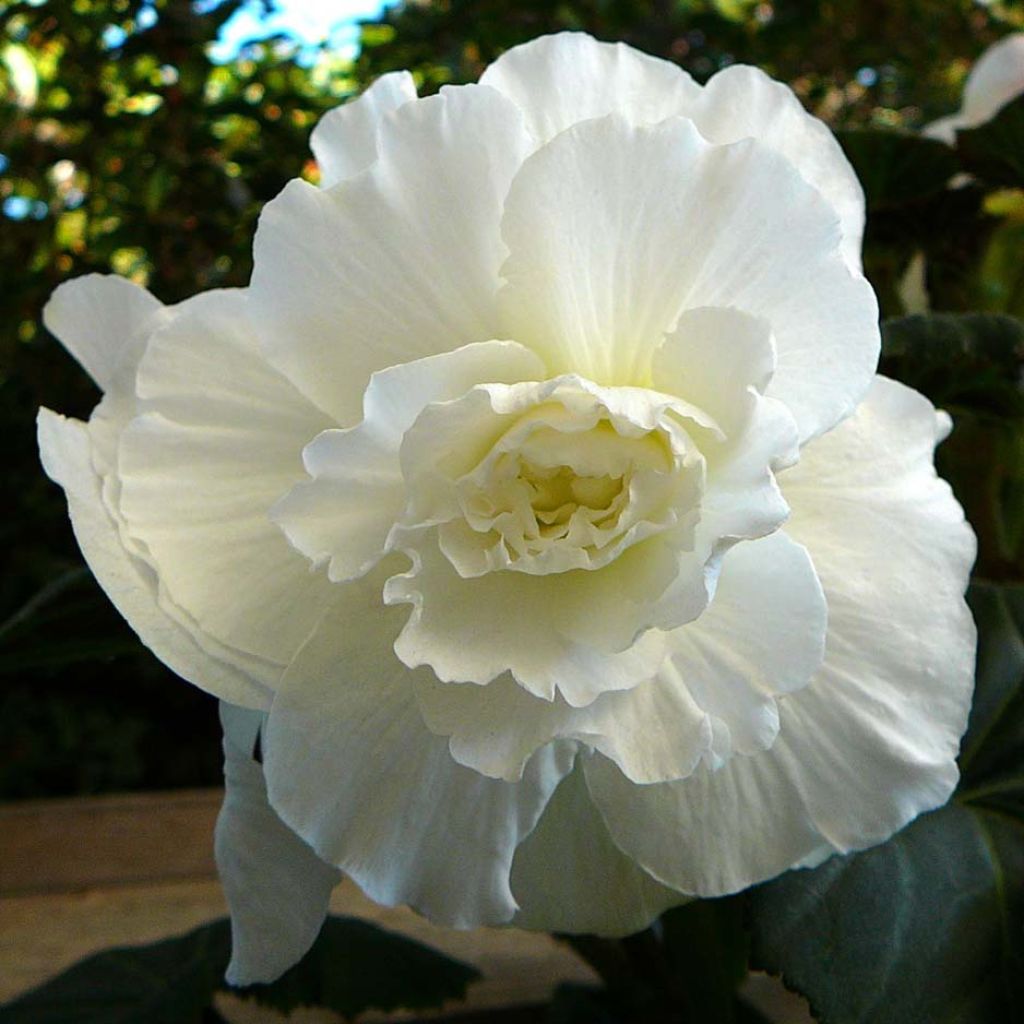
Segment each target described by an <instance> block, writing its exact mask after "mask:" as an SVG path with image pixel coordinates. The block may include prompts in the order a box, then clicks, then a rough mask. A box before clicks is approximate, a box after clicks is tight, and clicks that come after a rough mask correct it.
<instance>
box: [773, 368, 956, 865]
mask: <svg viewBox="0 0 1024 1024" xmlns="http://www.w3.org/2000/svg"><path fill="white" fill-rule="evenodd" d="M946 427H947V418H946V417H945V416H944V415H943V414H938V415H937V414H936V412H935V410H934V409H933V408H932V406H931V403H930V402H928V400H927V399H926V398H924V397H923V396H921V395H919V394H918V393H917V392H915V391H912V390H911V389H909V388H907V387H904V386H903V385H902V384H897V383H896V382H894V381H890V380H887V379H885V378H883V377H878V378H876V380H875V384H874V386H873V387H872V390H871V393H870V394H869V396H868V398H867V399H866V400H865V402H864V403H863V405H862V406H861V407H860V409H859V410H858V411H857V413H856V415H855V416H854V417H853V418H851V419H850V420H848V421H847V422H846V423H843V424H842V425H841V426H840V427H839V428H837V429H836V430H835V431H834V432H833V433H832V434H829V435H826V436H825V437H823V438H821V439H820V440H819V441H817V442H815V443H814V444H813V445H810V446H808V447H807V448H806V449H805V451H804V453H803V456H802V458H801V462H800V464H799V465H798V466H796V467H794V468H793V469H791V470H789V471H787V472H786V473H785V474H783V476H782V477H781V483H782V485H783V488H784V492H785V494H786V497H787V499H788V500H789V502H790V504H791V506H792V509H793V517H792V519H791V521H790V523H789V525H788V526H787V531H788V532H789V533H790V534H791V535H792V536H793V537H794V539H796V540H798V541H800V542H801V543H803V544H804V545H806V547H807V548H808V550H809V551H810V552H811V557H812V558H813V559H814V564H815V567H816V568H817V571H818V575H819V577H820V578H821V582H822V586H823V587H824V588H825V596H826V599H827V601H828V607H829V635H828V641H827V654H826V657H825V664H824V666H823V669H822V672H821V674H820V676H819V679H818V682H817V683H816V684H815V685H814V686H812V687H810V688H808V689H807V690H806V691H801V693H800V694H798V695H795V696H794V697H793V698H792V699H791V700H789V701H787V702H786V703H785V704H784V705H783V724H782V728H783V736H784V737H786V738H787V739H788V742H790V743H791V745H792V747H793V750H794V752H795V754H796V756H797V757H798V758H799V760H800V762H801V764H804V765H805V766H806V771H807V775H808V778H810V779H813V780H814V781H815V783H816V785H814V786H807V806H808V809H809V811H810V813H811V814H812V815H813V816H814V819H815V821H816V823H817V824H818V827H819V828H820V829H821V831H822V832H823V834H824V835H825V836H826V837H827V838H828V839H829V840H830V841H832V842H833V844H834V845H835V846H836V847H837V848H839V849H850V848H857V847H861V846H865V845H868V844H869V843H871V842H877V841H879V840H881V839H884V838H885V837H887V836H888V835H889V834H890V833H892V832H893V831H895V830H896V829H898V828H901V827H902V826H903V825H905V824H906V823H907V822H908V821H910V820H911V819H912V818H913V817H914V816H915V815H917V814H920V813H922V812H923V811H927V810H931V809H932V808H933V807H936V806H938V805H940V804H942V803H944V802H945V801H946V799H947V798H948V797H949V794H950V793H951V792H952V790H953V787H954V786H955V785H956V780H957V769H956V764H955V761H954V759H955V757H956V754H957V750H958V748H959V743H960V737H961V735H962V734H963V732H964V729H965V727H966V723H967V712H968V709H969V706H970V700H971V693H972V689H973V679H974V649H975V629H974V623H973V621H972V619H971V615H970V612H969V611H968V609H967V606H966V604H965V602H964V600H963V593H964V590H965V588H966V585H967V579H968V574H969V572H970V568H971V565H972V563H973V561H974V556H975V540H974V534H973V533H972V531H971V529H970V527H969V526H968V525H967V523H966V522H965V521H964V517H963V511H962V510H961V508H960V506H959V505H958V504H957V502H956V500H955V499H954V498H953V496H952V493H951V491H950V489H949V486H948V485H947V484H946V483H945V482H944V481H942V480H939V479H938V478H937V477H936V475H935V471H934V469H933V468H932V448H933V446H934V445H935V444H936V442H937V441H939V440H941V439H942V438H943V437H944V436H945V433H946ZM790 723H792V724H790ZM835 792H841V793H842V794H843V795H842V799H841V800H836V799H834V797H833V796H832V794H833V793H835Z"/></svg>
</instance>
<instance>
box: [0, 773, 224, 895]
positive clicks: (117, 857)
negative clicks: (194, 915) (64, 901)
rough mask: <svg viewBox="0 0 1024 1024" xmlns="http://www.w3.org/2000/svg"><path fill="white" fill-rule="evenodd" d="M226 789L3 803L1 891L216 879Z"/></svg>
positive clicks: (16, 892)
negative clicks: (216, 843) (216, 832)
mask: <svg viewBox="0 0 1024 1024" xmlns="http://www.w3.org/2000/svg"><path fill="white" fill-rule="evenodd" d="M222 797H223V791H222V790H220V789H200V790H184V791H179V792H174V793H134V794H130V795H125V796H101V797H86V798H81V799H77V800H31V801H25V802H22V803H11V804H6V805H0V896H16V895H20V894H24V893H46V892H68V891H73V890H75V889H81V888H87V887H89V886H97V885H98V886H103V885H122V884H126V883H134V882H158V881H169V880H171V879H186V878H213V877H215V875H216V868H215V867H214V863H213V841H212V836H213V824H214V821H215V820H216V818H217V811H218V810H219V808H220V803H221V799H222Z"/></svg>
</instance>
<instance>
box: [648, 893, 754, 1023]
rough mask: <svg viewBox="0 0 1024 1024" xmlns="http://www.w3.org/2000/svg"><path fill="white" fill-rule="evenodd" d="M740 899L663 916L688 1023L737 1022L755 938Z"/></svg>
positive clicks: (683, 908)
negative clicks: (739, 992)
mask: <svg viewBox="0 0 1024 1024" xmlns="http://www.w3.org/2000/svg"><path fill="white" fill-rule="evenodd" d="M744 913H745V911H744V900H743V897H741V896H731V897H725V898H723V899H715V900H694V901H693V902H692V903H687V904H685V905H684V906H681V907H677V908H676V909H674V910H670V911H668V913H666V914H664V915H663V916H662V918H661V925H662V934H663V941H664V943H665V952H666V955H667V957H668V959H669V962H670V965H671V967H672V970H673V974H674V977H675V981H676V983H677V986H678V989H679V994H680V999H681V1000H682V1001H683V1003H684V1005H685V1006H686V1008H687V1011H688V1013H687V1020H693V1021H714V1022H715V1024H735V1022H736V1021H738V1020H740V1019H741V1018H740V1017H739V1016H738V1013H739V1006H738V1004H737V1001H736V990H737V988H738V987H739V985H740V983H741V982H742V981H743V979H744V978H745V977H746V976H747V957H748V951H749V945H750V938H749V935H748V932H747V929H746V927H745V924H744Z"/></svg>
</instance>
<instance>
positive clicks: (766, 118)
mask: <svg viewBox="0 0 1024 1024" xmlns="http://www.w3.org/2000/svg"><path fill="white" fill-rule="evenodd" d="M679 113H682V114H685V115H686V116H687V117H691V118H693V120H694V121H695V122H696V124H697V127H698V128H699V129H700V132H701V134H702V135H703V136H704V137H705V138H706V139H708V140H709V141H711V142H714V143H718V144H724V143H729V142H737V141H738V140H740V139H745V138H754V139H758V140H759V141H760V142H763V143H764V144H765V145H767V146H770V147H771V148H772V149H774V150H777V151H778V152H779V153H781V154H782V155H783V156H784V157H785V158H786V159H787V160H789V161H790V163H792V164H793V166H794V167H796V169H797V170H798V171H799V172H800V174H801V176H802V177H803V178H804V180H805V181H806V182H807V183H808V184H810V185H813V186H814V187H815V188H816V189H817V190H818V191H819V192H820V193H821V194H822V195H823V196H824V197H825V199H826V200H828V202H829V203H830V204H831V206H832V207H833V208H834V209H835V211H836V213H837V214H838V215H839V220H840V223H841V226H842V233H843V241H842V251H843V255H844V257H845V259H846V261H847V263H848V265H849V266H850V269H851V270H854V271H859V270H860V265H861V260H860V249H861V240H862V237H863V233H864V190H863V189H862V188H861V186H860V182H858V181H857V175H856V174H855V173H854V170H853V167H852V166H851V165H850V161H849V160H847V158H846V155H845V154H844V153H843V150H842V147H841V146H840V145H839V142H838V141H837V140H836V137H835V136H834V135H833V134H832V132H831V130H830V129H829V127H828V126H827V125H826V124H824V123H823V122H822V121H819V120H818V119H817V118H816V117H814V116H812V115H811V114H809V113H808V112H807V111H806V110H804V108H803V107H802V106H801V104H800V101H799V100H798V99H797V97H796V95H795V94H794V92H793V90H792V89H790V88H789V86H787V85H784V84H783V83H782V82H775V81H773V80H772V79H771V78H769V77H768V75H766V74H765V73H764V72H763V71H761V70H760V69H759V68H754V67H748V66H744V65H733V66H732V67H728V68H725V69H724V70H722V71H719V72H718V73H717V74H716V75H713V76H712V77H711V78H710V79H709V81H708V83H707V85H706V86H705V87H704V88H703V90H701V93H700V95H699V96H698V97H697V99H696V101H695V102H694V103H692V104H691V105H689V106H687V107H686V108H685V109H682V110H680V111H679Z"/></svg>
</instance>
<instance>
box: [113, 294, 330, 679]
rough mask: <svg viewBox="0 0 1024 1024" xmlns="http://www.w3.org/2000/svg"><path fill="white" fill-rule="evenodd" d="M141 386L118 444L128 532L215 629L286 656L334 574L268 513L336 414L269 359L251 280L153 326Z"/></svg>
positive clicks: (256, 650) (202, 622)
mask: <svg viewBox="0 0 1024 1024" xmlns="http://www.w3.org/2000/svg"><path fill="white" fill-rule="evenodd" d="M197 382H199V384H198V385H197ZM137 391H138V394H139V397H140V399H141V401H142V403H143V407H144V409H145V410H146V411H145V412H144V413H143V414H142V415H141V416H139V417H138V418H136V419H135V420H134V421H133V422H132V423H131V424H130V425H129V426H128V427H127V428H126V429H125V431H124V433H123V435H122V437H121V443H120V457H119V471H120V483H121V492H120V510H121V512H122V514H123V515H124V518H125V522H126V524H127V529H128V532H129V534H130V535H131V537H132V538H133V539H134V540H135V541H136V542H138V543H140V544H142V545H143V546H144V548H145V550H146V552H147V553H148V557H149V558H151V559H152V561H153V563H154V564H155V565H156V566H157V570H158V576H159V580H160V586H161V588H163V589H165V590H166V593H167V595H168V596H169V598H170V599H171V600H172V601H173V602H174V604H176V605H177V606H179V607H181V608H184V609H186V610H187V612H188V613H189V614H190V615H191V616H192V617H193V618H194V620H195V621H196V622H197V623H198V625H199V627H200V628H201V629H202V630H203V631H204V632H206V633H208V634H210V635H212V636H214V637H216V638H218V639H219V640H220V641H222V642H223V643H225V644H229V645H231V646H233V647H236V648H239V649H241V650H243V651H245V652H248V653H249V654H252V655H255V656H257V657H259V658H263V659H265V660H267V661H269V662H272V663H274V664H277V665H278V666H283V665H284V664H286V663H287V661H288V660H289V659H290V658H291V656H292V654H294V652H295V651H296V650H297V648H298V647H299V645H300V644H301V643H302V641H303V640H305V638H306V636H307V635H308V634H309V632H310V630H311V629H312V628H313V626H314V625H315V624H316V622H317V620H318V618H319V615H320V611H321V609H322V608H323V606H324V605H325V603H326V602H327V601H328V599H329V598H328V595H329V592H330V585H329V584H328V582H327V581H326V580H324V579H322V578H320V577H316V576H313V575H311V574H310V572H309V566H308V563H307V562H306V560H305V559H304V558H303V557H302V556H301V555H299V554H298V553H297V552H296V551H294V550H293V549H292V548H291V546H290V545H289V544H288V542H287V540H286V539H285V538H284V536H283V535H282V534H281V532H280V530H279V529H278V528H277V527H276V526H275V525H274V524H273V523H271V522H270V521H269V520H268V518H267V515H268V512H269V509H270V507H271V505H272V504H273V503H274V502H275V501H276V500H277V499H278V498H279V497H280V496H281V495H282V494H284V493H286V492H287V491H288V490H289V488H290V487H292V486H293V485H294V483H295V482H296V481H297V480H298V479H300V478H301V477H302V475H303V472H302V463H301V458H300V453H301V451H302V448H303V446H304V445H305V444H306V442H308V441H309V440H310V439H311V438H312V437H314V436H315V435H316V434H317V433H319V431H321V430H322V429H323V428H324V427H325V426H327V425H328V421H327V420H326V419H325V418H324V417H323V415H322V414H321V413H320V412H319V410H317V409H316V408H315V407H314V406H313V405H311V404H310V403H309V402H308V401H307V400H305V399H304V398H303V397H302V396H301V395H299V394H298V392H296V391H295V389H294V388H293V387H292V386H291V385H290V384H289V383H288V382H287V381H286V380H285V379H284V378H283V377H281V376H280V375H279V374H278V373H277V372H276V371H275V370H273V369H271V368H270V367H269V366H267V364H266V363H265V362H264V361H263V358H262V356H261V355H260V353H259V351H258V349H257V348H256V346H255V342H254V339H253V337H252V326H251V320H250V319H249V315H248V307H247V303H246V299H245V294H244V293H243V292H210V293H207V294H204V295H202V296H199V297H197V298H196V299H194V300H192V301H191V302H190V303H189V304H188V306H187V309H183V311H182V312H181V313H180V314H179V315H178V316H177V317H176V318H175V319H174V320H173V322H172V323H170V324H169V325H168V326H167V327H165V328H164V329H163V330H161V331H160V332H158V333H157V334H156V335H154V337H153V338H152V340H151V341H150V343H149V346H148V349H147V351H146V355H145V356H144V358H143V360H142V362H141V364H140V366H139V373H138V381H137Z"/></svg>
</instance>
